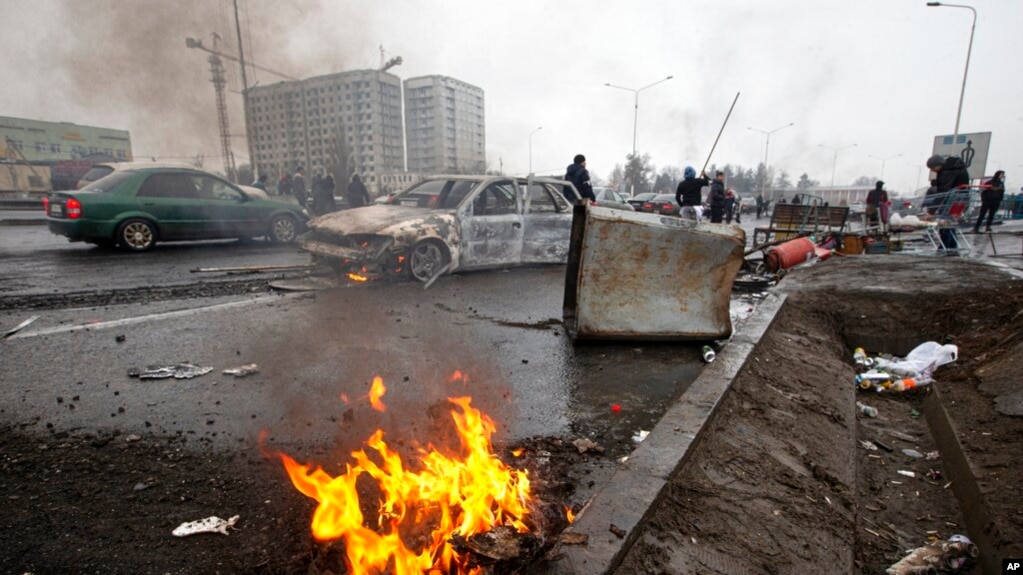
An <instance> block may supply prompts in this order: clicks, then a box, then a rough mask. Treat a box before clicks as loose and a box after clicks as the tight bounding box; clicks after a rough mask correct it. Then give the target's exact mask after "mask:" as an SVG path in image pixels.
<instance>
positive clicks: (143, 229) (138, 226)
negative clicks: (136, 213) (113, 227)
mask: <svg viewBox="0 0 1023 575" xmlns="http://www.w3.org/2000/svg"><path fill="white" fill-rule="evenodd" d="M124 242H125V243H126V244H128V246H129V247H131V248H133V249H136V250H139V249H144V248H147V247H149V244H151V243H153V230H151V229H150V228H149V226H148V225H146V224H144V223H142V222H132V223H130V224H128V225H127V226H125V227H124Z"/></svg>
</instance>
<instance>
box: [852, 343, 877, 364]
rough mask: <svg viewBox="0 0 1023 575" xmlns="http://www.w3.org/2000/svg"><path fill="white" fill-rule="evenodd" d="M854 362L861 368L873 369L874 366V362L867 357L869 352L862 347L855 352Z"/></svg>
mask: <svg viewBox="0 0 1023 575" xmlns="http://www.w3.org/2000/svg"><path fill="white" fill-rule="evenodd" d="M853 360H854V361H855V362H856V365H858V366H860V367H871V366H872V365H874V360H872V359H870V358H869V357H867V352H866V351H864V349H863V348H862V347H857V348H856V349H854V350H853Z"/></svg>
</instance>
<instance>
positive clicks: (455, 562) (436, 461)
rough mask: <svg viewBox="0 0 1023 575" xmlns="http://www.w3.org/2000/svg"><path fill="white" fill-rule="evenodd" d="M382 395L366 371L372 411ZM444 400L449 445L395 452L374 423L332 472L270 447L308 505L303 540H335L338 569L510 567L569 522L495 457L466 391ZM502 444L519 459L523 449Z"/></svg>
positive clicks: (487, 428) (567, 512)
mask: <svg viewBox="0 0 1023 575" xmlns="http://www.w3.org/2000/svg"><path fill="white" fill-rule="evenodd" d="M385 393H386V387H385V386H384V384H383V380H382V379H381V378H379V377H377V378H374V380H373V384H372V386H371V390H370V394H369V401H370V403H371V405H372V406H373V408H374V409H376V410H378V411H383V410H384V409H386V407H385V406H384V404H383V403H382V402H381V398H382V397H383V395H384V394H385ZM448 402H449V418H450V421H451V422H452V423H453V424H454V428H455V430H456V431H457V436H458V440H459V444H460V445H459V446H458V448H453V449H440V450H439V449H438V448H435V447H434V446H433V445H432V444H427V445H426V446H425V447H421V448H418V449H417V453H416V454H415V456H414V457H403V456H402V455H401V454H399V453H398V452H397V451H395V450H394V448H393V447H392V446H391V445H389V444H388V443H387V441H386V440H385V437H384V436H385V434H384V431H383V430H380V429H378V430H376V431H375V432H374V433H373V434H372V435H371V436H370V437H369V439H368V440H367V441H366V442H365V446H366V449H360V450H358V451H355V452H353V453H352V454H351V457H352V461H349V462H347V463H346V464H345V471H344V473H342V474H340V475H337V476H332V475H330V474H328V473H327V472H326V471H325V470H323V469H322V468H320V467H318V466H313V465H310V464H301V463H298V462H297V461H295V460H294V459H292V458H291V457H290V456H288V455H286V454H284V453H278V456H279V457H280V459H281V461H282V462H283V464H284V467H285V469H286V471H287V473H288V476H289V478H290V479H291V482H292V484H293V485H294V486H295V488H296V489H298V490H299V491H300V492H302V493H303V494H304V495H306V496H308V497H310V498H312V499H315V500H316V501H317V502H318V505H317V507H316V510H315V512H314V514H313V518H312V522H311V530H312V534H313V537H314V538H315V539H316V540H317V541H320V542H329V541H334V540H342V541H343V543H344V554H345V563H346V565H347V570H348V572H350V573H355V574H368V573H381V572H389V573H407V574H417V573H434V572H442V573H458V574H460V575H476V574H481V573H483V572H488V573H490V572H509V573H510V572H515V571H517V570H518V569H519V568H520V567H521V566H524V565H525V564H527V563H530V562H532V561H534V560H536V559H537V558H538V557H539V556H540V555H541V553H542V552H544V551H545V550H547V549H549V548H550V547H551V546H552V545H553V544H555V543H557V539H556V538H552V537H550V535H551V534H552V533H554V532H556V531H560V530H561V529H563V528H564V527H565V526H566V525H568V523H569V522H570V521H571V517H572V512H571V509H567V508H564V507H563V506H562V505H560V504H555V505H552V504H551V503H550V502H542V501H539V500H538V499H537V498H536V497H535V495H534V493H533V483H532V481H531V477H530V475H529V472H528V471H526V470H521V469H514V468H512V467H510V466H508V465H507V464H506V463H505V462H504V461H502V460H501V458H500V457H498V455H497V454H496V453H495V452H494V450H493V446H492V443H491V437H492V436H493V434H494V431H495V429H496V427H495V424H494V422H493V421H492V420H491V419H490V418H489V417H488V416H487V415H485V414H484V413H482V412H481V411H480V410H478V409H476V408H474V407H472V398H470V397H454V398H449V400H448ZM512 451H513V452H517V453H518V455H515V457H519V456H521V455H522V454H523V452H524V449H516V450H512ZM541 483H543V482H542V481H541ZM368 494H372V495H375V496H376V503H375V505H374V504H373V503H372V499H371V497H370V496H368ZM495 566H497V567H499V568H495Z"/></svg>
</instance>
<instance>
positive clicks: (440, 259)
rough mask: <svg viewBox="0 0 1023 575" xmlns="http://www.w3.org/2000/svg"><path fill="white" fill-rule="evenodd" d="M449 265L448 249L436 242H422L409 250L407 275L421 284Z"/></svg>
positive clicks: (449, 255)
mask: <svg viewBox="0 0 1023 575" xmlns="http://www.w3.org/2000/svg"><path fill="white" fill-rule="evenodd" d="M449 263H451V252H449V251H448V247H447V246H446V245H444V244H443V243H441V242H439V241H437V240H423V241H421V242H419V243H417V244H415V245H414V246H412V248H411V249H409V252H408V270H409V275H411V276H412V277H413V278H414V279H416V280H418V281H421V282H424V283H425V282H428V281H430V279H432V278H433V276H434V275H436V273H437V272H438V271H440V270H441V269H443V268H445V267H446V266H447V265H448V264H449Z"/></svg>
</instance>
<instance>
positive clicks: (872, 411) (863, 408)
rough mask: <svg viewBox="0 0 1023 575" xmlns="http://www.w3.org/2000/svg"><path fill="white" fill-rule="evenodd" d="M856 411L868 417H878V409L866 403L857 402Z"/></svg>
mask: <svg viewBox="0 0 1023 575" xmlns="http://www.w3.org/2000/svg"><path fill="white" fill-rule="evenodd" d="M856 409H858V410H860V413H862V414H863V415H865V416H867V417H877V408H876V407H871V406H869V405H867V404H865V403H860V402H859V401H857V402H856Z"/></svg>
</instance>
